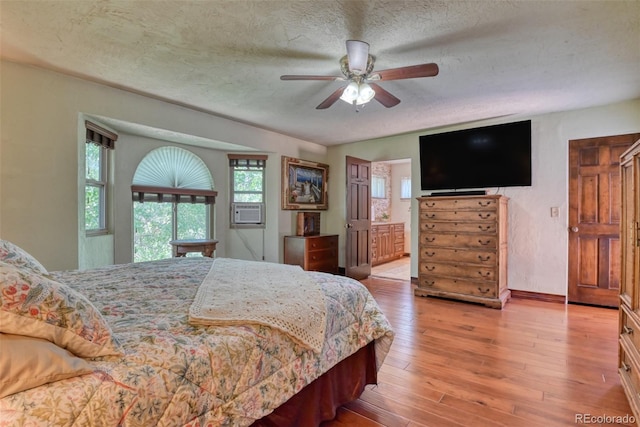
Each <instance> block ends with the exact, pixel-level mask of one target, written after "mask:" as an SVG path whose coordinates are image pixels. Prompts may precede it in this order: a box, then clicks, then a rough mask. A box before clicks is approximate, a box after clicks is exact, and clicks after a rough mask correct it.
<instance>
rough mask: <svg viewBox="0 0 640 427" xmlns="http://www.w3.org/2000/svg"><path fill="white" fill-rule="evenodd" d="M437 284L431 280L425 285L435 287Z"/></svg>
mask: <svg viewBox="0 0 640 427" xmlns="http://www.w3.org/2000/svg"><path fill="white" fill-rule="evenodd" d="M435 283H436V282H435V281H433V280H430V281H427V282H425V284H426V285H427V286H433V285H435Z"/></svg>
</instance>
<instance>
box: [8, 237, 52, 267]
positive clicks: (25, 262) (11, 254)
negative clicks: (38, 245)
mask: <svg viewBox="0 0 640 427" xmlns="http://www.w3.org/2000/svg"><path fill="white" fill-rule="evenodd" d="M0 261H2V262H6V263H7V264H12V265H15V266H17V267H23V268H28V269H30V270H33V271H35V272H36V273H40V274H49V272H48V271H47V269H46V268H44V267H43V266H42V264H40V263H39V262H38V260H37V259H35V258H34V257H33V256H31V255H30V254H29V253H28V252H27V251H25V250H24V249H22V248H21V247H19V246H17V245H15V244H13V243H11V242H9V241H8V240H0Z"/></svg>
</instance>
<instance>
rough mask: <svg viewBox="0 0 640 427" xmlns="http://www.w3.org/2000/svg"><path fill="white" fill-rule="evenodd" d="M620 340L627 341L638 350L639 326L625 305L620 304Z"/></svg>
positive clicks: (639, 340)
mask: <svg viewBox="0 0 640 427" xmlns="http://www.w3.org/2000/svg"><path fill="white" fill-rule="evenodd" d="M620 323H621V327H622V329H621V330H620V335H621V338H625V339H627V340H629V342H630V343H632V344H633V346H634V347H635V348H640V325H638V323H637V322H636V318H635V316H633V314H632V313H631V310H630V309H629V307H627V305H626V304H620Z"/></svg>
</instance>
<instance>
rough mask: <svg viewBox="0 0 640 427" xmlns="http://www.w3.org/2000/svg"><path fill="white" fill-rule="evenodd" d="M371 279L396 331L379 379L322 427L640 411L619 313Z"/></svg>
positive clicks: (520, 422) (546, 423)
mask: <svg viewBox="0 0 640 427" xmlns="http://www.w3.org/2000/svg"><path fill="white" fill-rule="evenodd" d="M363 283H364V284H365V285H366V286H367V287H368V288H369V289H370V291H371V292H372V294H373V295H374V297H375V298H376V300H377V301H378V304H379V305H380V307H381V308H382V310H383V311H384V312H385V314H386V315H387V318H388V319H389V321H390V322H391V324H392V326H393V328H394V330H395V332H396V337H395V340H394V342H393V345H392V347H391V351H390V353H389V355H388V356H387V358H386V360H385V362H384V365H383V367H382V369H381V370H380V373H379V376H378V385H376V386H367V388H366V390H365V391H364V393H363V394H362V396H361V397H360V399H358V400H357V401H355V402H352V403H350V404H348V405H346V406H344V407H342V408H340V409H339V411H338V415H337V417H336V419H335V420H333V421H330V422H326V423H324V424H323V427H343V426H359V427H374V426H375V427H379V426H388V427H395V426H399V427H400V426H406V427H423V426H435V427H440V426H471V425H473V426H509V427H511V426H526V427H535V426H541V427H550V426H568V425H577V424H581V423H580V422H577V421H580V420H579V419H577V418H576V417H580V414H588V415H590V416H592V417H602V416H608V417H623V416H625V415H627V417H630V416H633V413H632V412H631V409H630V407H629V404H628V403H627V400H626V397H625V395H624V392H623V390H622V386H621V385H620V380H619V377H618V373H617V352H618V348H617V324H618V312H617V310H612V309H605V308H597V307H587V306H579V305H563V304H558V303H550V302H540V301H530V300H524V299H512V300H511V301H510V302H509V303H507V304H506V306H505V307H504V309H503V310H495V309H491V308H487V307H484V306H481V305H476V304H469V303H462V302H456V301H449V300H443V299H437V298H422V297H415V296H414V295H413V287H412V285H411V284H410V283H409V282H403V281H398V280H388V279H380V278H375V277H374V278H368V279H366V280H364V281H363ZM584 417H585V418H583V419H586V415H585V416H584ZM592 420H593V418H592ZM610 420H611V419H610ZM613 421H616V420H615V419H613ZM591 425H616V423H615V422H614V423H604V424H597V423H596V424H591ZM618 425H635V422H632V423H631V424H624V423H618Z"/></svg>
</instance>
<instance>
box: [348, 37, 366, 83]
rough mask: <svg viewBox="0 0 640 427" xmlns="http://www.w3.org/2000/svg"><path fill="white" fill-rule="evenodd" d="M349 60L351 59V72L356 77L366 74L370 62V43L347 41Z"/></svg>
mask: <svg viewBox="0 0 640 427" xmlns="http://www.w3.org/2000/svg"><path fill="white" fill-rule="evenodd" d="M347 58H349V71H351V72H352V73H353V74H356V75H360V74H364V73H365V72H366V71H367V62H368V61H369V43H367V42H363V41H360V40H347Z"/></svg>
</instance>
